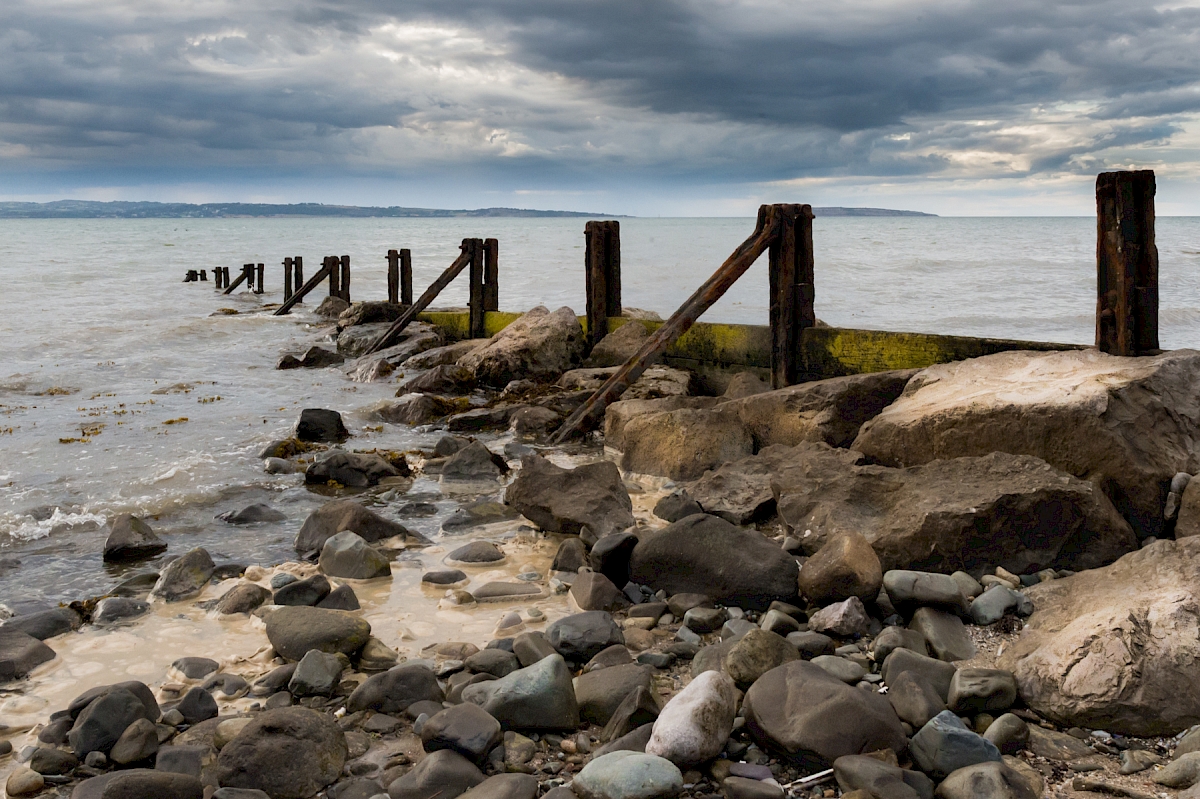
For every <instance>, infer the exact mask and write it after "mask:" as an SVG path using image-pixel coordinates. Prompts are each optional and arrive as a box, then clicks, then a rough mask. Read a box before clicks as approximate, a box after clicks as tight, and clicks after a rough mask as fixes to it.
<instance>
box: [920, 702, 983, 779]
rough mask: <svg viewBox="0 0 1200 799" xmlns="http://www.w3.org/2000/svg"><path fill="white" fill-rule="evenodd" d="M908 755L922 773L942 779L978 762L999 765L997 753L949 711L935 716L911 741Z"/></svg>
mask: <svg viewBox="0 0 1200 799" xmlns="http://www.w3.org/2000/svg"><path fill="white" fill-rule="evenodd" d="M909 753H910V754H911V755H912V758H913V762H915V763H916V764H917V766H918V767H920V769H921V770H922V771H924V772H925V773H926V774H929V775H931V776H933V777H934V778H936V779H945V778H946V777H947V776H949V775H950V774H951V773H953V772H955V771H957V770H959V769H961V768H966V767H967V766H974V765H977V764H979V763H987V762H997V763H998V762H1000V760H1001V757H1000V750H999V749H997V748H996V746H995V745H994V744H993V743H992V742H991V741H988V740H986V739H985V738H983V737H982V736H980V735H977V734H975V733H974V732H972V731H971V730H968V729H967V728H966V726H965V725H964V724H963V723H962V721H960V720H959V718H958V716H956V715H954V714H953V713H951V712H950V711H949V710H946V711H943V712H942V713H939V714H938V715H937V716H935V717H934V718H932V719H931V720H930V721H929V723H928V724H926V725H925V726H924V727H922V728H921V729H920V730H919V731H918V732H917V734H916V735H914V736H913V738H912V743H911V744H910V746H909Z"/></svg>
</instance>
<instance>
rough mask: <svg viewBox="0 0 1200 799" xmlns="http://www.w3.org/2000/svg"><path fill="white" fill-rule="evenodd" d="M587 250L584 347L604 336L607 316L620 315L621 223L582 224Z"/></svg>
mask: <svg viewBox="0 0 1200 799" xmlns="http://www.w3.org/2000/svg"><path fill="white" fill-rule="evenodd" d="M583 235H584V239H585V241H586V242H587V251H586V255H585V256H584V259H585V267H584V268H585V271H586V280H587V325H588V329H587V339H588V349H589V350H590V349H591V348H592V347H594V346H596V344H598V343H599V342H600V339H602V338H604V337H605V336H607V335H608V317H610V316H620V315H621V225H620V223H619V222H616V221H608V222H596V221H593V222H588V223H587V224H586V225H584V227H583Z"/></svg>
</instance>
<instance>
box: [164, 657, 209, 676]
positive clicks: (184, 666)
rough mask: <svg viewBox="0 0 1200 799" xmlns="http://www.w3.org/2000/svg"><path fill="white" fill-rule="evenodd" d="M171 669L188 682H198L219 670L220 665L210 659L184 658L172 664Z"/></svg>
mask: <svg viewBox="0 0 1200 799" xmlns="http://www.w3.org/2000/svg"><path fill="white" fill-rule="evenodd" d="M171 668H173V669H175V670H176V671H178V672H179V673H180V674H182V675H183V676H184V677H187V678H188V679H189V680H199V679H202V678H204V677H207V676H208V675H210V674H212V673H213V672H215V671H216V670H217V669H219V668H221V664H220V663H218V662H217V661H215V660H212V659H211V658H200V657H185V658H179V659H178V660H176V661H175V662H174V663H172V664H171Z"/></svg>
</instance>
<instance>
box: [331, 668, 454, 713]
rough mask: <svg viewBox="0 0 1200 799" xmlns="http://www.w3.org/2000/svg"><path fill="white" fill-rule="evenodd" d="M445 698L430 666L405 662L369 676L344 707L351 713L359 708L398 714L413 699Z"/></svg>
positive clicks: (439, 699) (413, 700)
mask: <svg viewBox="0 0 1200 799" xmlns="http://www.w3.org/2000/svg"><path fill="white" fill-rule="evenodd" d="M444 698H445V696H444V694H443V693H442V689H441V688H440V687H439V686H438V681H437V677H436V676H435V675H434V673H433V670H432V669H430V668H429V667H428V666H423V665H419V664H404V665H400V666H396V667H394V668H391V669H389V670H387V671H385V672H383V673H382V674H373V675H371V676H370V677H368V678H367V679H366V681H364V682H363V683H362V685H360V686H358V688H356V689H354V693H352V694H350V698H349V699H347V700H346V709H347V710H348V711H349V712H351V713H355V712H357V711H359V710H374V711H376V712H379V713H399V712H401V711H403V710H404V709H405V708H407V707H408V706H409V705H411V704H413V703H414V702H419V701H422V700H429V701H433V702H441V701H442V700H443V699H444Z"/></svg>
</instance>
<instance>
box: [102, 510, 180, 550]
mask: <svg viewBox="0 0 1200 799" xmlns="http://www.w3.org/2000/svg"><path fill="white" fill-rule="evenodd" d="M166 551H167V542H166V541H163V540H162V539H161V538H159V537H158V536H157V535H155V534H154V530H152V529H151V528H150V525H148V524H146V522H144V521H142V520H141V519H139V518H138V517H137V516H134V515H133V514H131V513H122V514H120V515H119V516H116V517H115V518H113V520H112V522H111V524H110V529H109V533H108V539H107V540H106V541H105V542H104V560H106V561H126V560H142V559H145V558H152V557H154V556H155V555H161V554H162V553H164V552H166Z"/></svg>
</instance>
